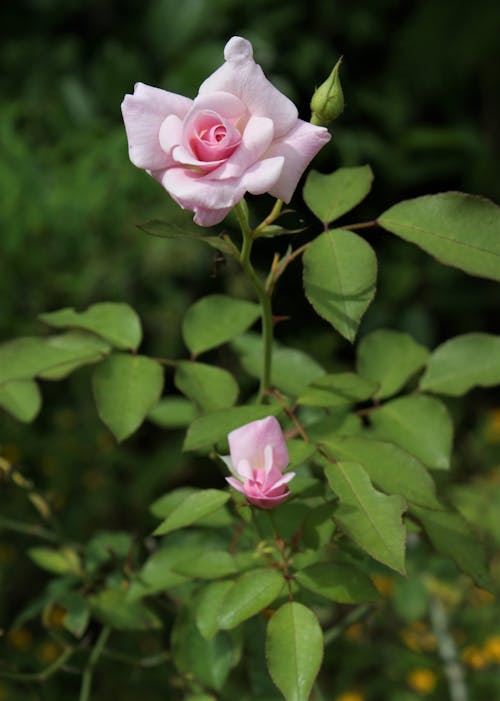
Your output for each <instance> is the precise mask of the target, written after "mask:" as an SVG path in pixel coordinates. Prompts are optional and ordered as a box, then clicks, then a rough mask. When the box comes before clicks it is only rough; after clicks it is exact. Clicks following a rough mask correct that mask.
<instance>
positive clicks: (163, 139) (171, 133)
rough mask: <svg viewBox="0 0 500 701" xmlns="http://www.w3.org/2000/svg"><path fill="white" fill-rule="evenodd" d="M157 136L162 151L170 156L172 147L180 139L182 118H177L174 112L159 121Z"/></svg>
mask: <svg viewBox="0 0 500 701" xmlns="http://www.w3.org/2000/svg"><path fill="white" fill-rule="evenodd" d="M158 138H159V140H160V146H161V147H162V149H163V151H165V153H167V154H168V155H169V156H170V155H171V154H172V151H173V149H174V148H175V147H176V146H177V145H178V144H180V143H181V141H182V119H179V117H178V116H177V115H176V114H169V116H168V117H166V119H164V120H163V122H162V123H161V126H160V131H159V135H158ZM171 160H172V159H170V161H171Z"/></svg>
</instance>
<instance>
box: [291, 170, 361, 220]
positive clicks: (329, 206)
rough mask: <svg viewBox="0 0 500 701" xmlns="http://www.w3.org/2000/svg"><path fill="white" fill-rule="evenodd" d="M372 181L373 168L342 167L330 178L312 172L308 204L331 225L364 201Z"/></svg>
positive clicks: (306, 197)
mask: <svg viewBox="0 0 500 701" xmlns="http://www.w3.org/2000/svg"><path fill="white" fill-rule="evenodd" d="M372 182H373V173H372V169H371V168H370V166H358V167H354V168H339V169H338V170H336V171H335V172H334V173H331V174H330V175H323V174H322V173H318V171H316V170H311V171H310V173H309V175H308V176H307V180H306V183H305V185H304V191H303V196H304V201H305V203H306V204H307V206H308V207H309V209H310V210H311V211H312V212H313V213H314V214H315V215H316V216H317V217H318V219H321V221H322V222H323V223H324V224H328V223H329V222H331V221H333V220H334V219H338V218H339V217H341V216H342V215H343V214H346V212H349V211H350V210H351V209H353V208H354V207H355V206H356V205H357V204H359V203H360V202H362V201H363V200H364V199H365V197H366V196H367V194H368V193H369V192H370V190H371V186H372Z"/></svg>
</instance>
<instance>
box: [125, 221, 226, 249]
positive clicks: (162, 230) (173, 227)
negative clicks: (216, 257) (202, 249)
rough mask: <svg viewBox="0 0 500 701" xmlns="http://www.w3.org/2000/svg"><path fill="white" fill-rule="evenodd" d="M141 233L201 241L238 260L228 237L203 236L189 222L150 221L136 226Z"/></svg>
mask: <svg viewBox="0 0 500 701" xmlns="http://www.w3.org/2000/svg"><path fill="white" fill-rule="evenodd" d="M138 228H139V229H141V231H144V232H145V233H146V234H149V235H150V236H157V237H159V238H163V239H182V240H185V241H201V242H202V243H206V244H207V246H210V247H211V248H215V249H216V250H217V251H220V252H221V253H224V255H228V256H233V257H234V258H239V251H238V249H237V248H236V246H235V245H234V243H233V242H232V241H231V239H230V238H229V236H222V237H221V236H204V235H203V234H202V232H200V229H199V227H197V226H196V224H193V222H192V220H191V221H187V220H186V221H183V222H179V221H170V222H167V221H161V220H160V219H151V220H150V221H147V222H145V223H144V224H141V225H139V226H138Z"/></svg>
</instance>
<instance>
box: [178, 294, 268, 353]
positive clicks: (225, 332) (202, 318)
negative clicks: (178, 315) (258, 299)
mask: <svg viewBox="0 0 500 701" xmlns="http://www.w3.org/2000/svg"><path fill="white" fill-rule="evenodd" d="M259 316H260V307H259V305H258V304H254V303H253V302H246V301H244V300H241V299H233V298H232V297H226V296H225V295H209V296H207V297H202V299H200V300H198V301H197V302H195V303H194V304H193V305H192V306H191V307H190V308H189V309H188V310H187V312H186V315H185V317H184V321H183V323H182V336H183V338H184V342H185V344H186V346H187V347H188V348H189V350H190V351H191V353H193V354H194V355H199V354H200V353H204V352H205V351H207V350H210V349H211V348H217V346H220V345H222V344H223V343H227V341H230V340H231V339H232V338H235V337H236V336H239V335H240V334H242V333H243V332H244V331H246V330H247V329H248V327H249V326H251V325H252V324H253V323H254V322H255V321H256V320H257V319H258V318H259Z"/></svg>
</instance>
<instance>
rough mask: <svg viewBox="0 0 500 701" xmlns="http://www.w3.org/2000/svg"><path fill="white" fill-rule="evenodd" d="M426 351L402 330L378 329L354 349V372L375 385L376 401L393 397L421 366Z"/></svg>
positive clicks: (425, 358)
mask: <svg viewBox="0 0 500 701" xmlns="http://www.w3.org/2000/svg"><path fill="white" fill-rule="evenodd" d="M428 355H429V351H428V350H427V348H425V347H424V346H422V345H420V343H417V342H416V341H414V340H413V338H412V337H411V336H410V335H409V334H407V333H403V332H402V331H392V330H390V329H380V330H378V331H374V332H373V333H370V334H368V335H367V336H365V337H364V338H363V339H361V342H360V344H359V346H358V362H357V371H358V372H359V374H360V375H362V376H363V377H366V378H368V379H369V380H372V381H373V382H377V383H378V384H379V388H378V390H377V392H376V394H375V396H376V397H377V398H378V399H384V398H385V397H390V396H391V395H392V394H396V392H398V391H399V390H400V389H401V387H404V385H405V384H406V383H407V382H408V380H409V379H410V378H411V377H412V376H413V375H415V373H417V372H418V371H419V370H420V369H421V368H422V367H423V366H424V365H425V361H426V360H427V357H428Z"/></svg>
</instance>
